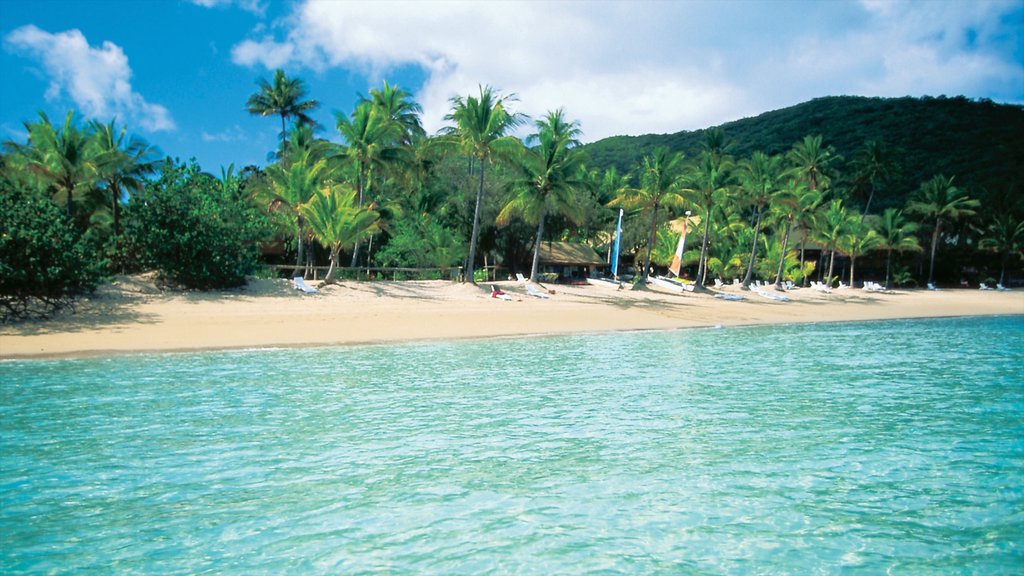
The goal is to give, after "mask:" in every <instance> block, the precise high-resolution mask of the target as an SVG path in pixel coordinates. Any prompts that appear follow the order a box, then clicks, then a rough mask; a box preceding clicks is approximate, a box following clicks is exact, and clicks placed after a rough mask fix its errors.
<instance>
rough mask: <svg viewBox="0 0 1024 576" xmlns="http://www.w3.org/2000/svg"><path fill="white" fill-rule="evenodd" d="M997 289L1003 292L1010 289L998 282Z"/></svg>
mask: <svg viewBox="0 0 1024 576" xmlns="http://www.w3.org/2000/svg"><path fill="white" fill-rule="evenodd" d="M996 290H999V291H1002V292H1007V291H1009V290H1010V289H1009V288H1007V287H1006V286H1003V285H1002V284H999V283H996Z"/></svg>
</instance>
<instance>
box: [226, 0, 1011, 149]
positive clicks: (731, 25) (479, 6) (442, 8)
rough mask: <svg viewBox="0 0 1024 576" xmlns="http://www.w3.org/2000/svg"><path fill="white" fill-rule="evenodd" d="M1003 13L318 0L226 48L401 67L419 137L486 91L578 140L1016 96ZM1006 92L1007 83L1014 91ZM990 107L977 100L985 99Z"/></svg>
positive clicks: (982, 5)
mask: <svg viewBox="0 0 1024 576" xmlns="http://www.w3.org/2000/svg"><path fill="white" fill-rule="evenodd" d="M1014 10H1016V11H1017V12H1018V13H1019V12H1020V5H1019V4H1018V3H1011V2H999V1H993V2H971V3H966V2H952V1H950V2H945V1H936V2H926V3H901V2H893V1H889V0H885V1H876V0H864V1H863V2H860V3H858V2H824V3H807V2H768V3H763V4H755V3H749V2H679V3H673V2H664V3H662V2H650V3H627V2H430V3H427V2H399V1H395V2H375V3H366V2H318V1H315V0H307V1H305V2H302V3H299V4H297V5H296V6H295V8H294V10H293V12H292V13H291V14H290V15H289V16H288V17H287V18H286V19H284V20H283V21H282V22H280V23H278V28H276V30H278V31H281V32H280V33H279V34H278V35H277V36H274V35H261V36H260V37H258V38H252V39H249V40H246V41H244V42H241V43H239V44H237V45H236V46H235V47H234V49H233V51H232V58H233V61H234V62H235V63H237V64H240V65H245V66H265V67H267V68H268V69H272V68H277V67H284V66H289V65H294V66H300V67H305V68H308V69H310V70H314V71H322V70H326V69H331V68H345V69H349V70H354V71H356V72H358V73H361V74H363V75H364V76H366V77H367V79H368V80H369V82H368V85H374V84H376V83H377V82H378V81H379V79H381V78H383V77H386V75H387V74H388V73H389V72H390V71H393V70H395V69H396V68H398V67H401V66H409V65H413V66H418V67H420V68H421V69H422V70H423V71H424V73H425V80H424V83H423V85H422V86H417V87H409V88H412V89H415V92H416V97H417V99H418V100H419V102H420V103H421V105H422V106H423V109H424V124H425V127H427V128H428V129H429V130H436V129H437V128H440V126H441V125H442V123H443V121H442V118H443V116H444V114H445V113H446V112H447V111H448V110H449V98H451V97H452V96H453V95H456V94H462V95H465V94H471V93H475V91H476V89H477V85H478V84H489V85H491V86H493V87H495V88H498V89H501V90H503V91H505V92H506V93H507V92H515V93H517V94H518V95H519V97H520V103H519V109H520V111H523V112H526V113H528V114H530V115H531V116H534V117H540V116H542V115H543V114H544V112H545V111H546V110H549V109H553V108H557V107H565V108H566V111H567V113H568V114H569V116H570V117H572V118H578V119H580V121H581V123H582V127H583V129H584V131H585V139H586V140H594V139H598V138H602V137H605V136H609V135H614V134H639V133H647V132H675V131H678V130H683V129H696V128H702V127H706V126H711V125H715V124H718V123H721V122H725V121H729V120H733V119H737V118H740V117H743V116H748V115H751V114H756V113H759V112H762V111H765V110H770V109H773V108H779V107H783V106H788V105H791V104H795V103H798V102H802V101H805V100H808V99H810V98H814V97H817V96H824V95H832V94H863V95H881V96H894V95H906V94H910V95H923V94H936V93H947V94H959V93H964V94H966V95H968V96H979V95H984V96H989V95H988V94H980V92H984V91H985V90H988V89H991V87H992V86H996V88H995V89H996V90H1002V91H1003V92H1001V93H999V95H997V96H996V99H1003V100H1013V99H1020V98H1021V94H1020V92H1021V90H1020V86H1021V85H1024V81H1022V79H1024V76H1022V70H1024V68H1022V66H1021V65H1020V63H1019V62H1017V61H1015V60H1014V58H1013V57H1012V56H1009V57H1008V56H1007V49H1008V48H1007V47H1009V49H1012V48H1013V46H1014V45H1015V43H1019V40H1018V39H1017V36H1016V34H1018V33H1017V32H1011V35H1012V37H1011V38H1009V39H1007V38H1006V35H1007V32H1006V30H1005V28H1006V25H1005V20H1006V19H1007V14H1008V13H1013V11H1014ZM1015 86H1016V87H1015ZM989 97H991V96H989Z"/></svg>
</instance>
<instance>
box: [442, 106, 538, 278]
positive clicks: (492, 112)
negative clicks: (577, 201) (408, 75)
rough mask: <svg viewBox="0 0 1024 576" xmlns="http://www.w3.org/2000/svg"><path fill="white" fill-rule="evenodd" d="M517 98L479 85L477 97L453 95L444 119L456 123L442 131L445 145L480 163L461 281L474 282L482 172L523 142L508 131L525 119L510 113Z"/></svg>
mask: <svg viewBox="0 0 1024 576" xmlns="http://www.w3.org/2000/svg"><path fill="white" fill-rule="evenodd" d="M515 100H516V97H515V95H514V94H509V95H506V96H500V95H498V94H496V93H495V92H494V91H493V90H492V89H491V87H490V86H480V94H479V96H466V97H465V98H463V97H462V96H456V97H454V98H452V99H451V104H452V110H451V112H450V113H448V114H447V115H445V120H449V121H452V122H454V123H455V126H451V127H448V128H445V129H444V130H443V131H442V132H443V134H444V135H445V136H447V139H445V140H443V141H442V142H444V143H445V144H446V145H454V146H456V147H458V148H459V149H460V150H461V151H462V152H463V153H464V154H466V155H467V156H469V157H470V158H472V159H474V160H475V161H476V162H478V163H479V186H478V187H477V192H476V203H475V205H474V208H473V231H472V233H471V234H470V237H469V255H468V257H467V259H466V274H465V276H464V281H468V282H474V283H475V279H474V277H473V269H474V265H475V259H476V245H477V240H478V237H479V234H480V206H481V204H482V203H483V196H484V171H485V170H486V169H487V164H488V163H489V162H491V161H494V160H499V161H501V160H511V159H514V158H515V157H516V156H518V155H519V154H520V153H521V152H522V148H523V146H522V143H521V142H520V141H519V140H518V139H516V138H515V137H513V136H509V135H508V134H509V132H511V131H512V130H514V129H515V128H516V127H517V126H520V125H521V124H523V122H525V121H526V117H525V116H524V115H522V114H519V113H515V112H511V111H509V110H508V105H509V104H510V103H512V102H514V101H515Z"/></svg>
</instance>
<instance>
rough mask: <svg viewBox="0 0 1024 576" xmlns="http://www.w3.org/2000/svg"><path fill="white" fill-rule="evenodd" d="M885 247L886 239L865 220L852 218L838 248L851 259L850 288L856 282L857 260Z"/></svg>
mask: <svg viewBox="0 0 1024 576" xmlns="http://www.w3.org/2000/svg"><path fill="white" fill-rule="evenodd" d="M883 246H885V239H884V238H883V237H882V236H881V235H880V234H879V233H878V232H877V231H876V230H875V229H874V228H872V227H871V225H870V224H869V223H868V221H865V220H864V219H863V218H850V219H849V220H848V222H847V227H846V233H845V234H843V235H842V236H841V237H840V238H839V242H838V243H837V245H836V248H837V249H838V250H839V251H840V252H842V253H843V254H845V255H847V256H849V257H850V286H851V287H852V286H853V282H854V269H855V268H856V267H857V258H860V257H861V256H863V255H865V254H867V253H868V252H871V251H872V250H877V249H878V248H882V247H883ZM830 273H831V272H830Z"/></svg>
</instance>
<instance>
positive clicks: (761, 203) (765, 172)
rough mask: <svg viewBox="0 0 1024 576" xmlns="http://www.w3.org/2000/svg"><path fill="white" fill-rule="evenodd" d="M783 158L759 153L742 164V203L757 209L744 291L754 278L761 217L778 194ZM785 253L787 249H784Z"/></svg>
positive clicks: (740, 178)
mask: <svg viewBox="0 0 1024 576" xmlns="http://www.w3.org/2000/svg"><path fill="white" fill-rule="evenodd" d="M781 165H782V158H781V157H780V156H768V155H767V154H765V153H764V152H761V151H757V152H754V154H753V155H752V156H751V157H750V159H748V160H744V161H742V162H740V167H739V180H740V183H741V185H740V191H741V194H742V196H741V198H739V199H738V200H740V201H741V202H744V203H746V204H750V205H753V206H754V208H755V218H754V238H753V240H752V241H751V246H750V260H749V261H748V263H747V274H746V276H744V278H743V289H744V290H747V289H749V288H750V282H751V281H752V280H753V277H754V261H755V259H756V256H757V238H758V235H759V234H760V232H761V217H762V215H763V213H764V209H765V206H767V205H768V204H769V203H770V202H771V200H772V197H773V196H774V195H775V194H776V193H777V192H778V178H779V174H780V170H781ZM783 252H785V249H783Z"/></svg>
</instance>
